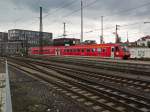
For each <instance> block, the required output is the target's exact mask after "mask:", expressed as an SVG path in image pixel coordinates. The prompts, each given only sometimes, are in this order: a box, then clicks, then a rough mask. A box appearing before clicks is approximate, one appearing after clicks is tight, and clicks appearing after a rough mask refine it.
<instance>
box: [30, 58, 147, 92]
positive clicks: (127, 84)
mask: <svg viewBox="0 0 150 112" xmlns="http://www.w3.org/2000/svg"><path fill="white" fill-rule="evenodd" d="M28 61H31V60H28ZM34 62H35V60H34ZM36 62H40V64H43V66H45V65H48V66H50V67H51V68H54V67H55V68H56V67H57V68H56V69H61V70H68V71H70V72H72V73H77V74H82V75H83V74H84V75H85V76H88V77H89V78H91V79H93V80H95V81H96V82H97V81H99V82H107V83H110V84H111V85H116V86H119V87H123V88H130V89H134V90H137V91H138V92H145V93H146V92H147V94H149V93H150V80H145V79H140V78H139V77H127V76H126V75H127V74H124V75H121V76H120V75H115V73H111V72H109V73H107V72H108V71H103V72H102V71H100V72H99V70H97V69H92V71H91V70H90V69H89V68H86V67H82V66H81V67H80V66H78V67H76V66H71V65H65V64H61V63H52V62H50V63H49V62H45V61H36ZM148 78H149V77H148Z"/></svg>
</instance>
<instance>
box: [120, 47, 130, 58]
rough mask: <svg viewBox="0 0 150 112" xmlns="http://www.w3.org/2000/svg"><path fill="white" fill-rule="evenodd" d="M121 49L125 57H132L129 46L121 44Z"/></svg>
mask: <svg viewBox="0 0 150 112" xmlns="http://www.w3.org/2000/svg"><path fill="white" fill-rule="evenodd" d="M121 51H122V54H123V55H122V58H123V59H129V58H130V55H131V54H130V52H129V48H128V47H127V46H121Z"/></svg>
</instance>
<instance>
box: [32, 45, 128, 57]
mask: <svg viewBox="0 0 150 112" xmlns="http://www.w3.org/2000/svg"><path fill="white" fill-rule="evenodd" d="M42 49H43V51H42V52H40V51H41V50H40V48H39V47H32V48H30V50H29V53H30V55H39V54H43V55H53V56H96V57H101V58H113V59H114V58H117V59H128V58H129V57H130V53H129V50H128V47H126V46H122V45H121V44H94V45H74V46H45V47H43V48H42Z"/></svg>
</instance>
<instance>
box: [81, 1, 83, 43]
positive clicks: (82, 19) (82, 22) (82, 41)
mask: <svg viewBox="0 0 150 112" xmlns="http://www.w3.org/2000/svg"><path fill="white" fill-rule="evenodd" d="M82 42H83V1H82V0H81V43H82Z"/></svg>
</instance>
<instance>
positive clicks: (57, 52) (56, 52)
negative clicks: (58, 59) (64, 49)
mask: <svg viewBox="0 0 150 112" xmlns="http://www.w3.org/2000/svg"><path fill="white" fill-rule="evenodd" d="M55 55H56V56H60V49H58V48H57V49H55Z"/></svg>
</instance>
